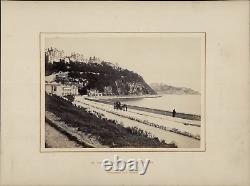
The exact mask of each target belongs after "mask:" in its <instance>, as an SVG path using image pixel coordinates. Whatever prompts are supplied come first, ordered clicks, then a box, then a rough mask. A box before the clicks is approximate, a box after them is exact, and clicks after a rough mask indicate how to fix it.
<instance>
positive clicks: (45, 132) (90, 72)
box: [40, 33, 205, 151]
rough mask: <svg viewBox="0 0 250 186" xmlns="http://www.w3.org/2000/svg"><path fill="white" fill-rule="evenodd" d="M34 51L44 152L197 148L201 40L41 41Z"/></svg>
mask: <svg viewBox="0 0 250 186" xmlns="http://www.w3.org/2000/svg"><path fill="white" fill-rule="evenodd" d="M40 44H41V109H42V112H41V113H42V114H41V117H42V119H41V121H42V122H41V136H42V137H41V145H42V147H44V149H65V148H66V149H93V148H95V149H106V150H112V149H113V150H114V149H121V148H125V149H127V150H129V149H138V150H140V149H144V150H145V149H146V150H147V149H150V151H154V149H158V150H159V149H160V150H169V149H171V150H172V151H174V150H175V149H190V150H199V149H201V148H204V140H205V139H204V138H205V135H204V134H205V127H204V125H205V122H204V118H203V117H204V109H203V108H204V101H203V100H204V92H205V91H204V89H205V85H204V77H205V70H204V69H205V33H63V34H60V33H57V34H56V33H41V37H40ZM201 141H203V142H202V143H201Z"/></svg>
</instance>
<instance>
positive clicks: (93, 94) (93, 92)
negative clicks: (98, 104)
mask: <svg viewBox="0 0 250 186" xmlns="http://www.w3.org/2000/svg"><path fill="white" fill-rule="evenodd" d="M87 94H88V96H91V97H96V96H102V93H101V92H99V91H98V90H96V89H90V90H87Z"/></svg>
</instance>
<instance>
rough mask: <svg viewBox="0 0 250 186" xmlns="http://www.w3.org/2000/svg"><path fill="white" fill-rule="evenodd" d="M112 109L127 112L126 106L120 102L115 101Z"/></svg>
mask: <svg viewBox="0 0 250 186" xmlns="http://www.w3.org/2000/svg"><path fill="white" fill-rule="evenodd" d="M114 109H117V110H124V111H127V110H128V106H127V105H126V104H122V103H121V102H120V101H116V102H114Z"/></svg>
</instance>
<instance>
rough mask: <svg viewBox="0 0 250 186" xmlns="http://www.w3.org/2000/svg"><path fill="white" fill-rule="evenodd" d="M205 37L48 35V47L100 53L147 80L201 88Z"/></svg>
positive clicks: (106, 58)
mask: <svg viewBox="0 0 250 186" xmlns="http://www.w3.org/2000/svg"><path fill="white" fill-rule="evenodd" d="M201 46H202V39H201V38H200V37H184V36H180V37H169V36H144V35H143V36H139V37H137V36H124V37H117V36H105V37H96V36H88V37H75V38H65V37H56V38H46V39H45V47H46V48H48V47H53V48H57V49H59V50H64V51H65V54H66V55H69V54H70V53H71V52H78V53H81V54H83V55H84V56H85V57H87V58H89V57H90V56H96V57H99V58H101V59H102V60H105V61H110V62H112V63H118V64H119V66H121V67H123V68H127V69H129V70H133V71H134V72H136V73H138V74H140V75H141V76H142V77H143V78H144V80H145V81H146V82H147V83H166V84H168V85H173V86H180V87H188V88H192V89H194V90H197V91H200V90H201V67H202V63H203V61H202V47H201Z"/></svg>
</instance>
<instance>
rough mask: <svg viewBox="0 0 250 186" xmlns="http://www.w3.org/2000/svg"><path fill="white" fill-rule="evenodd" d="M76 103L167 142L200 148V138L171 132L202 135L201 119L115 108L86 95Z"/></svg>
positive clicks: (181, 146) (182, 146)
mask: <svg viewBox="0 0 250 186" xmlns="http://www.w3.org/2000/svg"><path fill="white" fill-rule="evenodd" d="M74 104H76V105H78V106H81V107H84V108H87V109H88V110H90V111H94V112H97V113H99V114H102V115H103V116H104V117H105V118H108V119H113V120H116V121H117V122H118V123H121V124H122V125H123V126H124V127H138V128H140V129H142V130H144V131H147V132H150V133H151V134H152V135H154V136H156V137H158V138H159V139H160V140H165V141H166V142H167V143H171V142H175V144H176V145H177V146H178V147H179V148H199V147H200V140H198V139H194V138H192V137H188V136H184V135H182V134H177V133H174V132H170V131H169V130H171V129H177V130H178V131H180V132H182V133H185V132H187V133H189V134H192V136H199V135H200V131H201V129H200V123H199V122H200V121H192V120H185V119H180V118H172V117H169V116H164V115H160V114H155V113H150V112H145V111H138V110H135V109H129V110H128V111H122V110H115V109H114V108H113V106H112V105H109V104H104V103H99V102H95V101H91V100H87V99H85V98H84V97H80V96H79V97H76V98H75V101H74ZM145 123H152V124H157V125H158V126H164V127H165V128H167V130H162V129H161V128H158V127H154V126H150V125H147V124H145Z"/></svg>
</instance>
